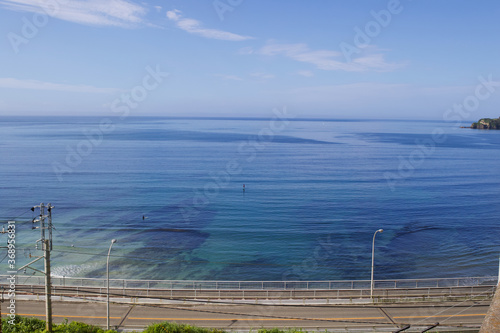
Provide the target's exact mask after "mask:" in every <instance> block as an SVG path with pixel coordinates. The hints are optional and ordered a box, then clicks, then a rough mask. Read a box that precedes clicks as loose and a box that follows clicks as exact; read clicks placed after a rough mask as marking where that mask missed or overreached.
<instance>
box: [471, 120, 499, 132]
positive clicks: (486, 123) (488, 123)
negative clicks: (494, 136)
mask: <svg viewBox="0 0 500 333" xmlns="http://www.w3.org/2000/svg"><path fill="white" fill-rule="evenodd" d="M470 128H477V129H496V130H500V117H499V118H493V119H492V118H483V119H480V120H479V121H478V122H477V123H473V124H472V125H471V126H470Z"/></svg>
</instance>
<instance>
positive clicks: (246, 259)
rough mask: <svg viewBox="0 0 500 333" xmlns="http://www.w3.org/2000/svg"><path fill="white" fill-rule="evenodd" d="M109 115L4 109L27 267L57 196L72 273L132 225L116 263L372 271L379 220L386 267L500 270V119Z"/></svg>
mask: <svg viewBox="0 0 500 333" xmlns="http://www.w3.org/2000/svg"><path fill="white" fill-rule="evenodd" d="M102 120H103V119H101V118H62V117H61V118H37V119H33V118H13V117H4V118H0V140H1V141H0V153H1V156H2V158H1V160H0V199H1V204H0V216H1V217H5V218H7V217H11V218H12V217H18V216H19V222H18V224H17V226H18V227H17V229H16V230H17V234H16V240H17V247H18V254H17V257H18V267H19V266H20V265H22V264H23V263H26V262H28V260H29V254H30V253H31V254H33V255H36V254H37V253H38V252H37V250H35V247H34V244H35V241H36V240H37V239H38V237H39V233H38V231H36V230H31V223H29V222H26V223H24V222H22V221H25V220H30V219H31V218H32V216H33V213H32V212H31V211H30V210H29V208H30V207H31V206H33V205H36V204H38V203H40V202H45V203H47V202H51V203H52V204H53V205H54V206H55V209H54V211H53V214H54V215H53V217H54V225H55V227H56V230H54V251H53V254H52V256H53V272H54V274H56V275H64V276H93V277H101V276H104V273H105V255H106V253H107V249H108V247H109V244H110V240H111V239H113V238H116V239H117V240H118V242H117V243H116V244H115V245H114V246H113V250H112V258H111V264H112V273H111V274H112V276H114V277H124V278H143V279H220V280H283V279H286V280H292V279H299V280H331V279H369V277H370V264H371V242H372V237H373V233H374V232H375V230H377V229H379V228H383V229H384V232H383V233H382V234H378V235H377V238H376V274H375V278H377V279H392V278H425V277H455V276H484V275H495V274H497V272H498V253H499V252H500V251H499V250H500V247H499V239H500V226H499V223H498V216H500V205H499V198H500V186H499V185H500V174H499V172H498V165H499V162H500V154H499V151H500V131H474V130H470V129H460V128H457V126H456V125H454V124H450V123H445V122H439V121H390V120H372V121H359V120H315V121H307V120H294V121H289V122H283V121H281V122H280V121H275V122H272V121H270V120H268V119H260V120H255V119H254V120H248V119H247V120H244V119H169V118H129V119H125V120H121V119H111V120H109V124H111V127H109V126H104V125H102V124H101V125H99V124H100V122H101V121H102ZM109 124H108V125H109ZM433 133H434V134H433ZM259 134H260V135H259ZM243 184H245V191H243ZM143 216H145V217H146V219H144V220H143V218H142V217H143ZM0 237H2V236H0ZM4 238H5V237H4ZM4 241H6V238H5V240H4ZM0 259H1V258H0ZM1 265H3V266H1V267H0V268H2V269H3V270H5V271H6V270H7V268H6V266H5V260H3V261H2V263H1Z"/></svg>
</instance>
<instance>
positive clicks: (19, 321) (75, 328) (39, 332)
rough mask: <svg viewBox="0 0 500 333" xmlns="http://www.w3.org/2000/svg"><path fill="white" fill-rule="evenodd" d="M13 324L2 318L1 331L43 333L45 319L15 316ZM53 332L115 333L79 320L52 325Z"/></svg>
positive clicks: (5, 332)
mask: <svg viewBox="0 0 500 333" xmlns="http://www.w3.org/2000/svg"><path fill="white" fill-rule="evenodd" d="M14 322H15V325H11V324H9V323H8V321H7V319H5V318H2V332H3V333H44V332H46V331H45V321H44V320H40V319H36V318H26V317H20V316H16V318H15V319H14ZM52 332H54V333H117V332H116V331H114V330H109V331H105V330H103V329H101V328H99V327H96V326H92V325H87V324H84V323H79V322H76V321H74V322H72V323H69V324H68V321H67V320H66V321H64V322H63V323H61V324H59V325H54V326H53V328H52Z"/></svg>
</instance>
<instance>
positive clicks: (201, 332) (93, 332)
mask: <svg viewBox="0 0 500 333" xmlns="http://www.w3.org/2000/svg"><path fill="white" fill-rule="evenodd" d="M14 322H15V323H16V324H15V325H11V324H9V323H8V322H7V319H5V318H2V332H3V333H46V331H45V321H43V320H40V319H36V318H26V317H20V316H16V319H15V320H14ZM52 331H53V332H54V333H118V332H117V331H115V330H109V331H105V330H103V329H101V328H99V327H96V326H92V325H88V324H84V323H79V322H76V321H74V322H72V323H69V324H68V320H65V322H63V323H61V324H59V325H54V327H53V329H52ZM252 332H253V331H252ZM142 333H227V332H226V331H223V330H220V329H216V328H211V329H209V328H201V327H196V326H191V325H186V324H176V323H169V322H163V323H156V324H151V325H149V326H148V328H146V330H145V331H143V332H142ZM256 333H306V331H303V330H301V329H294V328H292V329H287V330H281V329H278V328H272V329H260V330H257V331H256Z"/></svg>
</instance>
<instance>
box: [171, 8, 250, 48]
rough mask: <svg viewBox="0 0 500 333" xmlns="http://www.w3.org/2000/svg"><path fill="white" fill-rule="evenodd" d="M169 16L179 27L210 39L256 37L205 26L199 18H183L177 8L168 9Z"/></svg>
mask: <svg viewBox="0 0 500 333" xmlns="http://www.w3.org/2000/svg"><path fill="white" fill-rule="evenodd" d="M167 18H168V19H169V20H171V21H174V22H175V24H176V26H177V27H178V28H179V29H182V30H184V31H186V32H189V33H190V34H193V35H198V36H201V37H205V38H209V39H219V40H228V41H233V42H239V41H243V40H248V39H254V38H253V37H250V36H242V35H237V34H234V33H232V32H227V31H223V30H217V29H209V28H204V27H203V26H202V24H201V22H200V21H198V20H194V19H190V18H183V17H182V15H181V11H180V10H177V9H174V10H171V11H168V12H167Z"/></svg>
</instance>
